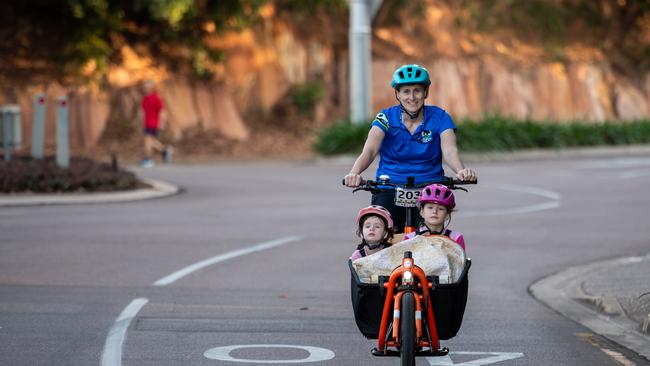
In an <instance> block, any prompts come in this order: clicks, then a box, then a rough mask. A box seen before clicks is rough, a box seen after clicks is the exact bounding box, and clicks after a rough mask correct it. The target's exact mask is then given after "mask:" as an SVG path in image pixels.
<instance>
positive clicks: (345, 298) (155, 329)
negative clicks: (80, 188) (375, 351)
mask: <svg viewBox="0 0 650 366" xmlns="http://www.w3.org/2000/svg"><path fill="white" fill-rule="evenodd" d="M348 164H349V163H347V162H345V163H337V162H335V161H328V162H318V163H313V162H312V163H306V162H279V163H243V164H237V165H235V164H217V165H196V166H192V165H189V166H173V165H172V166H164V167H158V168H155V169H152V170H138V172H140V173H142V174H143V175H144V176H147V177H151V178H157V179H162V180H165V181H168V182H171V183H174V184H177V185H180V186H182V187H183V188H184V189H185V191H184V192H183V193H181V194H179V195H176V196H173V197H169V198H165V199H157V200H150V201H139V202H133V203H119V204H97V205H74V206H41V207H12V208H2V209H0V365H66V366H67V365H84V366H86V365H98V364H101V365H239V364H257V363H253V362H252V361H251V362H246V361H245V360H256V361H260V362H262V361H263V362H266V363H268V364H275V365H281V364H288V363H289V361H298V360H300V359H311V360H315V361H314V362H313V363H308V364H323V365H396V364H398V361H397V359H392V358H381V359H379V358H375V357H373V356H371V355H370V352H369V351H370V349H371V348H372V347H373V346H374V342H373V341H369V340H365V339H364V338H363V336H362V335H361V334H360V333H359V332H358V330H357V329H356V326H355V324H354V319H353V315H352V309H351V305H350V298H349V281H350V276H349V271H348V268H347V258H348V256H349V255H350V254H351V252H352V250H353V249H354V246H355V245H356V241H357V239H356V238H355V236H354V222H353V221H354V217H355V215H356V212H357V211H358V209H359V208H360V207H362V206H364V205H366V204H367V202H368V200H369V197H368V195H367V194H366V193H364V192H359V193H357V194H355V195H352V194H351V193H350V191H349V190H348V189H346V188H344V187H342V186H341V185H340V179H341V177H342V176H343V175H344V174H345V173H346V171H347V169H349V165H348ZM473 167H474V168H476V169H477V170H478V172H479V175H480V184H479V185H478V186H476V187H471V191H470V192H469V193H464V192H459V193H457V202H458V208H459V210H458V212H457V213H455V214H454V217H453V221H452V227H453V228H454V229H456V230H459V231H461V232H463V234H464V236H465V240H466V243H467V253H468V255H469V256H470V257H471V258H472V260H473V266H472V270H471V271H470V295H469V302H468V307H467V310H466V313H465V319H464V321H463V326H462V328H461V331H460V333H459V335H458V336H457V337H456V338H454V339H452V340H450V341H448V342H444V345H445V346H448V347H449V348H450V349H451V351H452V353H451V355H450V357H449V358H445V359H432V360H428V359H424V358H422V359H418V365H451V364H452V362H453V364H463V363H464V364H468V365H469V364H473V365H484V364H490V361H489V360H492V361H498V360H501V361H500V362H498V365H621V364H625V363H624V362H632V363H633V364H637V365H643V364H647V360H645V359H642V358H639V357H638V356H636V355H635V354H634V353H632V352H630V351H627V350H626V349H624V348H622V347H620V346H618V345H616V344H613V343H611V342H608V341H606V340H604V339H603V338H601V337H599V336H597V335H593V334H591V333H590V331H589V330H588V329H586V328H584V327H582V326H580V325H578V324H576V323H574V322H572V321H569V320H567V319H565V318H564V317H562V316H561V315H559V314H557V313H555V312H554V311H553V310H550V309H549V308H547V307H545V306H544V305H542V304H540V303H538V302H537V301H535V300H534V299H533V298H532V297H531V296H530V295H529V293H528V286H529V285H530V284H531V283H532V282H534V281H535V280H537V279H539V278H541V277H543V276H546V275H549V274H552V273H555V272H557V271H560V270H562V269H564V268H567V267H570V266H573V265H577V264H583V263H588V262H591V261H594V260H601V259H605V258H611V257H619V256H624V255H639V254H645V253H647V252H648V251H650V239H648V238H650V225H648V223H649V222H650V221H648V216H647V215H648V214H647V212H648V207H650V193H649V191H648V182H649V180H650V157H648V156H645V157H644V156H641V157H629V156H628V157H610V158H599V159H562V160H540V161H526V162H512V161H511V162H495V163H480V164H474V165H473ZM258 245H262V247H259V246H258ZM264 246H269V248H264ZM205 260H211V262H203V263H202V264H201V261H205ZM197 263H198V264H199V265H202V266H203V267H202V268H197V267H194V268H189V269H188V272H189V273H178V272H177V271H179V270H181V269H184V268H187V267H188V266H190V265H193V264H197ZM193 269H194V270H193ZM174 274H176V276H175V277H168V276H170V275H174ZM262 345H267V346H268V345H282V346H285V347H281V346H274V347H263V346H262ZM227 347H230V348H227ZM206 351H208V352H206ZM206 355H207V356H208V357H212V358H208V357H206ZM226 355H228V356H226ZM332 356H333V358H331V357H332ZM224 357H230V358H231V361H223V360H217V359H214V358H224ZM323 359H327V360H323ZM237 360H238V361H239V363H236V362H235V361H237ZM319 360H320V361H319ZM472 360H475V361H474V362H473V363H469V361H472ZM481 360H482V361H481ZM242 361H243V362H242Z"/></svg>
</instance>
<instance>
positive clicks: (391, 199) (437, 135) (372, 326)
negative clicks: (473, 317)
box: [343, 64, 477, 366]
mask: <svg viewBox="0 0 650 366" xmlns="http://www.w3.org/2000/svg"><path fill="white" fill-rule="evenodd" d="M430 84H431V81H430V78H429V73H428V71H427V70H426V69H425V68H423V67H421V66H419V65H415V64H410V65H404V66H402V67H400V68H398V69H397V70H395V72H394V74H393V78H392V82H391V86H392V88H393V89H394V91H395V97H396V99H397V101H398V102H399V104H398V105H395V106H392V107H390V108H387V109H384V110H382V112H381V113H379V114H377V116H376V118H375V119H374V120H373V122H372V126H371V128H370V131H369V132H368V138H367V139H366V142H365V144H364V147H363V150H362V152H361V154H360V155H359V157H358V158H357V159H356V161H355V163H354V165H353V166H352V169H351V170H350V172H349V173H348V174H347V175H346V176H345V177H344V178H343V184H344V185H346V186H348V187H351V188H355V191H357V190H366V191H369V192H371V193H372V200H371V203H372V205H377V206H382V207H385V208H386V209H387V210H388V211H389V212H390V214H391V215H392V218H393V220H394V232H395V233H396V234H397V233H413V232H415V231H416V230H415V219H416V217H418V216H419V215H418V214H419V213H420V212H419V211H418V206H419V205H418V198H419V197H420V194H421V189H422V187H424V186H427V185H429V184H432V183H440V184H444V185H445V186H448V187H449V188H450V189H457V188H459V187H457V186H458V185H459V184H469V183H476V181H477V175H476V173H475V172H474V171H473V170H471V169H469V168H467V167H465V165H464V164H463V162H462V161H461V159H460V156H459V154H458V148H457V145H456V134H455V130H456V126H455V125H454V123H453V121H452V119H451V117H450V116H449V114H448V113H447V112H446V111H444V110H443V109H441V108H439V107H436V106H429V105H424V100H425V99H426V98H427V96H428V92H429V86H430ZM377 154H379V156H380V161H379V166H378V168H377V172H376V180H375V181H365V182H364V180H363V178H362V176H361V174H362V173H363V172H364V171H365V170H366V169H367V168H368V167H369V166H370V164H371V163H372V162H373V161H374V159H375V158H376V156H377ZM443 161H444V162H445V164H446V165H447V166H448V167H449V168H451V169H452V170H453V171H454V173H455V176H456V178H457V179H451V178H447V177H444V171H443V168H442V163H443ZM461 189H462V188H461ZM441 234H442V235H441ZM444 234H445V232H436V233H429V235H428V236H426V237H425V236H423V235H418V236H415V237H412V238H411V239H409V240H406V241H404V242H401V243H397V244H395V245H391V246H389V247H388V248H386V249H383V250H381V251H379V252H378V253H375V254H372V255H370V256H367V257H364V258H361V259H358V260H356V261H354V263H353V261H352V260H350V261H349V262H348V263H349V267H350V271H351V274H352V288H351V295H352V304H353V309H354V315H355V320H356V323H357V326H358V328H359V330H360V331H361V333H362V334H363V335H364V336H366V337H367V338H370V339H377V341H378V345H377V347H376V348H375V349H373V351H372V354H373V355H375V356H398V357H400V358H401V364H402V365H409V366H410V365H415V357H416V356H425V355H426V356H441V355H445V354H447V352H448V350H447V349H446V348H442V349H441V348H440V343H439V341H440V340H445V339H449V338H451V337H454V336H455V335H456V333H457V332H458V330H459V328H460V324H461V322H462V318H463V314H464V311H465V305H466V302H467V286H468V282H467V272H468V271H469V268H470V265H471V261H470V260H469V258H466V257H465V253H464V250H463V249H462V248H461V246H460V245H459V244H458V243H456V242H454V241H453V240H451V239H450V238H449V237H447V236H444ZM396 241H397V240H393V242H396ZM427 241H428V242H427ZM433 241H435V243H433V244H432V243H431V242H433ZM418 243H419V244H418ZM424 249H426V250H429V252H426V251H424V252H422V250H424ZM402 250H403V252H401V253H400V251H402ZM436 250H437V252H436ZM390 252H392V254H393V257H392V259H393V260H392V268H391V269H390V271H388V272H387V273H386V272H384V273H380V274H377V275H370V277H366V278H361V277H360V276H359V270H360V267H359V265H360V264H362V263H363V262H368V261H371V260H372V259H373V257H375V256H384V255H385V254H386V253H390ZM423 253H424V254H423ZM395 254H399V255H400V260H399V261H397V260H396V258H395V256H394V255H395ZM434 257H436V258H438V259H440V258H441V257H448V258H453V259H454V260H455V262H456V263H454V264H453V265H452V263H451V262H452V261H450V262H449V263H447V264H445V265H443V267H444V268H446V269H447V270H448V271H447V272H448V273H447V274H448V275H446V276H439V275H436V274H430V273H427V271H425V270H423V269H422V268H424V267H427V268H428V269H430V268H429V266H428V265H429V264H430V262H436V260H432V258H434ZM396 261H397V263H396ZM388 262H389V263H391V262H390V261H388ZM384 265H385V263H384ZM445 266H446V267H445ZM441 268H442V267H441ZM451 272H453V276H452V275H449V273H451ZM391 314H392V317H391Z"/></svg>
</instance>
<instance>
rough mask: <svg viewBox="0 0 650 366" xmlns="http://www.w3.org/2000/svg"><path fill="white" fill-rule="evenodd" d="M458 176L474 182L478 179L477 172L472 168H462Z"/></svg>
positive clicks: (463, 179)
mask: <svg viewBox="0 0 650 366" xmlns="http://www.w3.org/2000/svg"><path fill="white" fill-rule="evenodd" d="M456 178H458V179H459V180H462V181H470V182H473V181H475V180H477V179H478V176H477V175H476V172H475V171H473V170H472V169H470V168H465V169H461V170H459V171H458V172H457V173H456Z"/></svg>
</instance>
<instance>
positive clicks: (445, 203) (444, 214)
mask: <svg viewBox="0 0 650 366" xmlns="http://www.w3.org/2000/svg"><path fill="white" fill-rule="evenodd" d="M418 203H419V204H420V216H421V217H422V225H420V227H419V228H418V229H417V231H416V232H415V233H410V234H407V235H405V236H404V239H405V240H406V239H411V238H412V237H414V236H415V235H444V236H447V237H449V238H450V239H451V240H453V241H455V242H456V243H458V245H460V246H461V247H462V248H463V250H465V239H464V238H463V234H461V233H459V232H457V231H453V230H450V229H448V228H447V227H448V226H449V223H450V222H451V212H452V211H453V210H454V207H456V202H455V199H454V193H453V192H452V191H451V189H449V188H448V187H447V186H444V185H442V184H437V183H436V184H430V185H428V186H426V187H424V189H423V190H422V193H421V194H420V198H418Z"/></svg>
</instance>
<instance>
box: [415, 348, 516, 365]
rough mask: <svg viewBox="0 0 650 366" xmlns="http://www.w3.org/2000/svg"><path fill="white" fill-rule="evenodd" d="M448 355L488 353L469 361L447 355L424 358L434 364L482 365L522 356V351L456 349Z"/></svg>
mask: <svg viewBox="0 0 650 366" xmlns="http://www.w3.org/2000/svg"><path fill="white" fill-rule="evenodd" d="M449 354H450V355H488V357H482V358H477V359H474V360H471V361H465V362H461V363H454V362H453V361H452V360H451V357H449V355H447V356H444V357H427V358H426V360H427V361H428V362H429V365H435V366H451V365H458V366H482V365H489V364H493V363H497V362H501V361H507V360H514V359H516V358H521V357H524V354H523V353H519V352H469V351H456V352H449Z"/></svg>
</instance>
